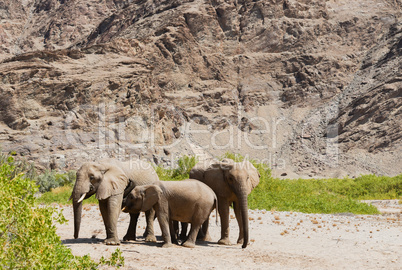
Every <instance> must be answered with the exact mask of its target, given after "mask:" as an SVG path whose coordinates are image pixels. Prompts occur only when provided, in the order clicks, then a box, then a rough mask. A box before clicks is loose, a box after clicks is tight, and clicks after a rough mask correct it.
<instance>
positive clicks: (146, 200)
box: [141, 185, 162, 212]
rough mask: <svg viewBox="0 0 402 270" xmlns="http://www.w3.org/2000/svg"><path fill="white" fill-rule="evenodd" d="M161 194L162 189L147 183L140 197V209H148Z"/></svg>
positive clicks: (143, 210)
mask: <svg viewBox="0 0 402 270" xmlns="http://www.w3.org/2000/svg"><path fill="white" fill-rule="evenodd" d="M161 196H162V189H161V188H160V187H158V186H157V185H148V186H145V187H144V193H143V197H142V207H141V211H142V212H145V211H148V210H150V209H151V208H152V207H153V206H154V205H155V204H156V203H157V202H158V201H159V199H160V197H161Z"/></svg>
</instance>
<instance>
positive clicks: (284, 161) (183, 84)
mask: <svg viewBox="0 0 402 270" xmlns="http://www.w3.org/2000/svg"><path fill="white" fill-rule="evenodd" d="M401 6H402V3H401V1H399V0H394V1H391V0H389V1H376V0H363V1H359V2H357V1H342V0H334V1H321V0H260V1H240V0H238V1H234V0H226V1H223V0H212V1H203V0H193V1H175V0H165V1H161V0H142V1H132V0H126V1H124V0H122V1H118V0H114V1H112V0H100V1H95V0H89V1H74V0H37V1H30V0H13V1H11V0H9V1H5V0H3V1H0V19H1V24H0V53H1V54H0V61H1V63H0V78H1V83H0V92H1V97H2V98H1V100H0V121H1V124H0V140H1V144H2V150H3V151H16V153H17V154H18V155H22V156H27V157H28V158H29V159H31V160H34V161H36V162H37V164H41V166H43V168H49V167H51V168H59V169H62V170H64V169H68V168H77V166H79V164H80V162H82V161H83V160H94V159H97V158H99V157H106V156H114V157H119V158H122V159H127V158H129V157H130V156H140V157H144V158H147V159H150V160H152V161H154V162H156V163H162V164H166V165H169V164H172V161H174V159H175V158H177V157H178V156H180V155H182V154H196V155H198V156H200V158H206V157H210V156H219V155H222V154H223V153H225V152H239V153H242V154H248V155H250V156H251V157H253V158H257V159H260V160H261V161H264V162H266V163H268V164H270V165H271V166H272V167H273V168H274V171H275V173H276V174H278V175H280V174H283V175H287V176H296V177H297V176H303V177H304V176H306V177H309V176H310V177H312V176H343V175H346V174H348V175H352V176H354V175H358V174H360V173H377V174H389V175H394V174H398V173H400V172H401V171H400V168H402V166H401V165H402V163H401V156H402V153H401V152H402V151H401V134H402V131H401V122H402V119H401V112H400V106H401V104H402V98H401V92H402V90H401V88H402V87H401V78H402V71H401V68H402V66H401V64H400V63H401V50H402V47H401V38H402V37H401V35H402V34H401V28H402V21H401V19H400V18H401Z"/></svg>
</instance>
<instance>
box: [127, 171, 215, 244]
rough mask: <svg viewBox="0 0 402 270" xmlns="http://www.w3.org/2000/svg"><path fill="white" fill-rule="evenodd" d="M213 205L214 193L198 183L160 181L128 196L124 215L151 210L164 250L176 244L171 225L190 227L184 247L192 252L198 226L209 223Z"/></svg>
mask: <svg viewBox="0 0 402 270" xmlns="http://www.w3.org/2000/svg"><path fill="white" fill-rule="evenodd" d="M216 203H217V198H216V195H215V193H214V192H213V190H212V189H211V188H209V187H208V186H207V185H205V184H204V183H202V182H200V181H197V180H193V179H187V180H183V181H166V182H164V181H160V182H158V183H157V184H153V185H144V186H137V187H135V188H134V189H133V190H132V191H131V192H130V194H129V195H128V196H127V199H126V204H125V206H126V207H125V209H124V211H125V212H133V213H136V212H139V211H147V210H149V209H151V208H154V209H155V211H156V216H157V217H158V221H159V225H160V227H161V230H162V237H163V241H164V244H163V247H170V246H171V245H172V242H174V243H177V239H176V237H175V232H174V227H173V221H182V222H187V223H191V228H190V232H189V235H188V238H187V240H186V241H185V242H184V243H183V246H185V247H190V248H192V247H194V246H195V241H196V238H197V233H198V231H199V229H200V228H201V225H202V224H203V223H204V222H205V221H206V220H208V218H209V214H210V213H211V211H212V210H213V209H214V208H215V207H216Z"/></svg>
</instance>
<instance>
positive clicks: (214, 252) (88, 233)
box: [57, 201, 402, 269]
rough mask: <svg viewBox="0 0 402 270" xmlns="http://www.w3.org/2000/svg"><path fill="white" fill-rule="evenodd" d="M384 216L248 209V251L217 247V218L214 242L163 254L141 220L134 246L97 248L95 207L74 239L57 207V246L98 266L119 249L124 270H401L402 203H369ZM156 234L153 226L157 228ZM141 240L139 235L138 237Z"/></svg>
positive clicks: (67, 210)
mask: <svg viewBox="0 0 402 270" xmlns="http://www.w3.org/2000/svg"><path fill="white" fill-rule="evenodd" d="M370 203H373V204H374V205H376V206H377V207H379V209H381V210H382V211H384V214H382V215H372V216H366V215H365V216H362V215H353V214H340V215H322V214H304V213H296V212H275V211H266V210H250V211H249V212H250V218H249V219H250V223H249V224H250V245H249V246H248V247H247V248H246V249H242V248H241V246H240V245H232V246H221V245H217V244H216V241H217V240H218V239H219V235H220V225H217V224H215V217H214V216H215V212H214V213H213V214H212V215H211V217H210V219H211V222H210V234H211V237H212V239H213V240H214V242H201V243H197V245H196V247H195V248H193V249H189V248H185V247H182V246H174V247H172V248H161V243H162V242H161V238H160V237H158V243H146V242H144V241H143V237H142V233H143V231H144V230H143V228H145V218H144V216H143V215H142V216H141V217H140V220H139V229H138V230H137V235H139V237H138V240H137V241H130V242H122V243H121V245H120V246H106V245H104V244H103V243H102V240H103V239H104V238H105V230H104V225H103V222H102V218H101V216H100V212H99V209H98V206H97V205H93V206H84V210H83V219H82V225H81V231H80V236H79V238H78V239H74V238H73V212H72V208H71V207H69V206H63V207H62V209H63V214H64V216H65V217H66V218H67V219H68V220H69V222H68V223H67V224H63V225H60V224H59V225H57V229H58V234H59V235H60V237H61V239H62V241H63V243H64V244H65V245H66V246H68V247H69V248H71V250H72V252H73V254H75V255H81V256H82V255H85V254H89V255H90V256H91V257H92V258H93V259H95V260H98V259H100V257H101V256H105V257H109V256H110V254H111V253H112V252H113V251H114V250H115V249H116V248H119V249H120V250H121V251H122V252H123V256H124V258H125V266H124V267H123V268H122V269H382V268H385V269H401V265H402V218H401V213H402V205H399V204H398V203H397V202H396V201H385V202H384V201H374V202H370ZM128 223H129V215H128V214H125V213H122V214H121V215H120V219H119V223H118V232H119V237H120V239H122V238H123V236H124V234H125V233H126V229H127V227H128ZM155 229H156V234H157V236H160V235H161V233H160V229H159V225H158V224H157V221H156V225H155ZM230 229H231V233H230V238H231V241H232V242H235V241H236V239H237V234H238V229H237V222H236V220H235V219H234V215H233V213H232V219H231V221H230ZM140 235H141V236H140Z"/></svg>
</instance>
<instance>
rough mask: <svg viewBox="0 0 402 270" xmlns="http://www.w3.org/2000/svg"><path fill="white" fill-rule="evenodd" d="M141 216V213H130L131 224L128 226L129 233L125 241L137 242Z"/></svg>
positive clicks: (124, 238)
mask: <svg viewBox="0 0 402 270" xmlns="http://www.w3.org/2000/svg"><path fill="white" fill-rule="evenodd" d="M139 216H140V213H135V214H134V213H130V224H129V225H128V229H127V233H126V235H125V236H124V237H123V240H124V241H129V240H133V241H135V240H136V236H137V223H138V217H139Z"/></svg>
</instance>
